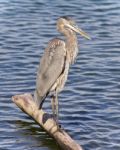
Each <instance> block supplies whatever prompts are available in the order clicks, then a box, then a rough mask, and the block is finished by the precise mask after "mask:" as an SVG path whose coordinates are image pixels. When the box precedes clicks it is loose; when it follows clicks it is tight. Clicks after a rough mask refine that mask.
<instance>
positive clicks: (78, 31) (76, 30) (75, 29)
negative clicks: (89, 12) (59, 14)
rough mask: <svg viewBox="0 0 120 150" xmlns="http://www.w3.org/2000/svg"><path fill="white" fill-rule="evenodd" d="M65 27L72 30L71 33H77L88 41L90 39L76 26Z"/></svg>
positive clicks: (68, 25)
mask: <svg viewBox="0 0 120 150" xmlns="http://www.w3.org/2000/svg"><path fill="white" fill-rule="evenodd" d="M67 27H69V28H70V29H72V30H73V31H75V32H77V33H79V34H80V35H82V36H83V37H85V38H86V39H88V40H90V39H91V38H90V37H89V35H88V34H87V33H85V32H84V31H83V30H82V29H80V28H78V27H77V26H72V25H70V24H67Z"/></svg>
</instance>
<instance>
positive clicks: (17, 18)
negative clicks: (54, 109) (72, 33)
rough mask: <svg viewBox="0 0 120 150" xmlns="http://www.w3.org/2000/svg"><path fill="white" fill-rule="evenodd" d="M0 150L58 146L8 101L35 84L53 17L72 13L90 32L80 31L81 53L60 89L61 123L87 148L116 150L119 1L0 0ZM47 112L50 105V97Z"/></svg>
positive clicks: (119, 131)
mask: <svg viewBox="0 0 120 150" xmlns="http://www.w3.org/2000/svg"><path fill="white" fill-rule="evenodd" d="M0 8H1V11H0V29H1V30H0V56H1V57H0V67H1V69H0V87H1V90H0V95H1V100H0V114H1V115H0V122H1V123H0V133H1V134H0V149H1V150H7V149H9V150H21V149H28V150H33V149H37V150H39V149H40V150H43V149H45V150H56V149H59V148H58V146H57V145H55V144H54V140H53V139H51V138H50V137H49V136H48V135H47V134H46V133H45V132H44V131H43V130H42V129H40V128H39V126H38V125H36V123H34V121H32V120H31V118H30V117H28V116H27V115H25V114H24V113H22V112H21V111H20V110H19V109H18V108H17V107H16V106H15V105H14V104H13V103H12V101H11V96H12V95H15V94H20V93H25V92H31V93H33V91H34V89H35V77H36V68H37V66H38V64H39V59H40V57H41V56H42V54H43V50H44V49H45V47H46V45H47V43H48V41H49V40H50V39H52V38H53V37H56V36H60V35H59V34H58V32H57V31H56V19H57V18H58V17H59V16H63V15H70V16H71V17H73V18H74V19H75V20H76V22H77V23H78V25H79V26H80V27H81V28H83V29H84V30H86V31H87V32H88V33H89V34H90V35H91V37H92V40H91V41H86V40H84V39H83V38H81V37H79V36H78V43H79V47H80V50H79V54H78V57H77V60H76V63H75V64H74V65H73V66H72V67H71V69H70V74H69V77H68V81H67V83H66V86H65V89H64V91H63V92H61V94H60V95H59V102H60V122H61V124H62V126H64V127H65V129H66V130H67V131H68V132H69V133H70V135H71V136H72V137H73V138H74V139H76V140H77V141H78V143H80V144H82V146H83V147H84V149H85V150H92V149H95V150H106V149H109V150H119V149H120V144H119V143H120V126H119V124H120V115H119V114H120V103H119V97H120V90H119V89H120V67H119V66H120V65H119V64H120V50H119V48H120V41H119V39H120V19H119V16H120V3H119V1H113V0H108V1H102V0H101V1H95V0H94V1H93V0H86V1H78V0H76V1H72V0H70V1H69V2H68V1H66V0H61V1H57V2H56V3H55V2H54V1H51V2H49V1H48V0H44V1H43V0H42V1H40V0H34V1H30V0H26V1H23V0H21V1H17V0H1V1H0ZM44 107H45V109H46V111H48V112H49V111H50V112H51V106H50V100H49V98H48V99H47V100H46V103H45V106H44Z"/></svg>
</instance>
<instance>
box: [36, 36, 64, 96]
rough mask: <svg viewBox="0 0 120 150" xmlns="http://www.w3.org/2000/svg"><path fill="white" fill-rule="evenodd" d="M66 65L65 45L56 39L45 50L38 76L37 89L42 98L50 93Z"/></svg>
mask: <svg viewBox="0 0 120 150" xmlns="http://www.w3.org/2000/svg"><path fill="white" fill-rule="evenodd" d="M64 65H65V43H64V42H63V41H62V40H60V39H54V40H52V41H51V42H50V43H49V44H48V47H47V48H46V49H45V53H44V55H43V57H42V58H41V62H40V66H39V69H38V74H37V81H36V86H37V87H36V88H37V92H38V93H39V95H40V96H44V95H45V94H46V93H47V92H49V90H50V88H51V87H52V85H53V84H54V83H55V81H56V80H57V78H58V77H59V76H60V74H61V73H62V71H63V69H64Z"/></svg>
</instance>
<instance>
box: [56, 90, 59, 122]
mask: <svg viewBox="0 0 120 150" xmlns="http://www.w3.org/2000/svg"><path fill="white" fill-rule="evenodd" d="M55 111H56V112H55V114H56V122H57V124H58V123H59V102H58V93H57V90H56V91H55Z"/></svg>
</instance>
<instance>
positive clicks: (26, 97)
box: [12, 93, 83, 150]
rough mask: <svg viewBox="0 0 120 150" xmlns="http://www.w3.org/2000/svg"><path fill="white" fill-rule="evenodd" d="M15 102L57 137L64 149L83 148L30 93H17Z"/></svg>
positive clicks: (80, 149)
mask: <svg viewBox="0 0 120 150" xmlns="http://www.w3.org/2000/svg"><path fill="white" fill-rule="evenodd" d="M12 100H13V102H14V103H15V104H16V105H17V106H18V107H19V108H20V109H21V110H22V111H23V112H25V113H26V114H28V115H29V116H31V117H32V118H33V119H34V120H35V121H36V122H37V123H38V124H39V125H40V126H41V127H42V128H43V129H44V130H45V131H46V132H47V133H48V134H49V135H50V136H51V137H53V138H54V139H55V141H56V142H57V143H58V145H59V146H60V148H61V149H62V150H83V149H82V147H81V146H80V145H79V144H77V143H76V142H75V141H74V140H73V139H72V138H71V137H70V136H69V135H68V133H67V132H66V131H65V130H64V129H58V127H57V125H56V122H55V120H54V119H53V118H52V116H51V115H50V114H48V113H46V112H44V111H43V110H42V109H41V110H39V109H38V107H37V105H36V103H35V102H34V100H33V98H32V95H31V94H29V93H26V94H22V95H15V96H13V97H12Z"/></svg>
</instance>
